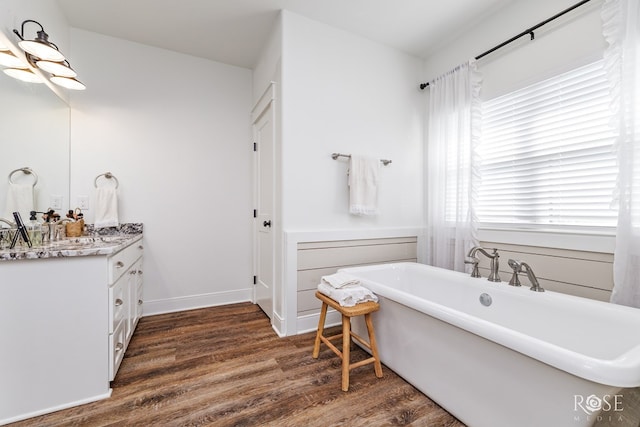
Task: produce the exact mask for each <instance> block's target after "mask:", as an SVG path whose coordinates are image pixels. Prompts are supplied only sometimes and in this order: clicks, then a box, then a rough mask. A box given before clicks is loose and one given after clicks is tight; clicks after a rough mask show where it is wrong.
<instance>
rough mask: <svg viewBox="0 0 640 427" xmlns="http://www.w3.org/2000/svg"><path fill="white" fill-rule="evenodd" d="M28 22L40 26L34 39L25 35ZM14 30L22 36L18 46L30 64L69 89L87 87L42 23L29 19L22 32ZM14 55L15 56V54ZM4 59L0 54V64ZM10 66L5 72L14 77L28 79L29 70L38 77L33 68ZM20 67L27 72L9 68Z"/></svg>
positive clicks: (17, 68) (53, 81) (23, 24)
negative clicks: (78, 77) (51, 39)
mask: <svg viewBox="0 0 640 427" xmlns="http://www.w3.org/2000/svg"><path fill="white" fill-rule="evenodd" d="M27 23H34V24H36V25H38V26H39V27H40V31H37V32H36V38H34V39H33V40H27V39H25V37H24V26H25V24H27ZM13 32H14V33H15V34H16V35H17V36H18V37H19V38H20V41H19V42H18V46H20V48H21V49H22V50H23V51H24V54H25V57H26V59H27V62H29V64H30V65H31V66H32V67H33V68H37V69H39V70H42V71H43V72H45V73H47V74H48V75H49V76H48V77H49V80H51V82H52V83H55V84H57V85H59V86H63V87H66V88H67V89H73V90H84V89H86V86H85V85H84V84H83V83H82V82H80V81H79V80H78V79H77V78H76V76H77V73H76V72H75V71H74V70H73V68H71V64H69V61H68V60H67V59H66V58H65V57H64V55H63V54H62V53H61V52H60V50H59V49H58V46H56V45H55V44H54V43H52V42H50V41H49V35H48V34H47V33H46V32H45V31H44V27H43V26H42V24H40V23H39V22H37V21H34V20H32V19H27V20H26V21H23V22H22V26H21V27H20V32H18V30H16V29H14V30H13ZM2 53H8V54H10V55H13V53H11V52H0V54H2ZM13 56H14V57H15V55H13ZM16 59H18V60H19V58H17V57H16ZM2 60H3V58H2V56H1V55H0V64H3V63H2ZM20 62H22V61H20ZM3 65H4V64H3ZM8 66H10V67H11V68H8V69H6V70H4V72H5V73H6V74H8V75H10V76H12V77H15V78H20V79H21V80H23V79H22V78H21V77H18V76H22V77H25V78H27V79H28V78H30V76H29V77H26V76H27V74H28V73H29V72H30V73H31V74H33V75H34V76H36V77H38V75H37V74H36V73H33V71H32V70H28V69H27V70H25V68H28V67H24V66H23V67H20V66H11V65H8ZM20 69H21V70H22V71H25V72H26V73H20V72H19V71H11V72H9V70H20ZM25 81H31V80H25Z"/></svg>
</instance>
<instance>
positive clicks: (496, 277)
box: [465, 246, 500, 282]
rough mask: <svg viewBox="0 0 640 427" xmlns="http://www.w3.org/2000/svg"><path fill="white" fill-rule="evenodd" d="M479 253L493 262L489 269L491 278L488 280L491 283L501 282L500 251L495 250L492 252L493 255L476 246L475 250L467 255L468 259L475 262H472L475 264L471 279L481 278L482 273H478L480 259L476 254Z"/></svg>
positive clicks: (472, 249)
mask: <svg viewBox="0 0 640 427" xmlns="http://www.w3.org/2000/svg"><path fill="white" fill-rule="evenodd" d="M478 252H480V253H481V254H483V255H484V256H486V257H487V258H489V259H490V260H491V265H490V267H489V269H490V271H491V272H490V273H489V278H488V279H487V280H489V281H490V282H499V281H500V276H499V275H498V269H499V268H500V264H499V261H498V259H499V258H500V255H498V250H497V249H495V248H494V249H492V250H491V253H489V252H487V251H486V249H484V248H482V247H480V246H474V247H473V248H471V250H470V251H469V253H468V254H467V257H469V258H471V259H473V260H474V261H471V263H473V264H474V269H473V272H472V273H471V277H480V273H479V272H478V258H477V257H476V254H477V253H478ZM465 262H467V261H465ZM476 274H477V275H476Z"/></svg>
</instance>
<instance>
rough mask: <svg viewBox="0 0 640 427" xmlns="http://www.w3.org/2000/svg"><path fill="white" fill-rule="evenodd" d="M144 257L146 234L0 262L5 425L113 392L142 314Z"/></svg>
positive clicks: (0, 410) (0, 391)
mask: <svg viewBox="0 0 640 427" xmlns="http://www.w3.org/2000/svg"><path fill="white" fill-rule="evenodd" d="M142 252H143V249H142V235H139V236H137V237H130V238H127V239H125V240H124V243H119V244H112V246H109V243H108V242H107V243H104V244H103V245H102V246H99V247H98V249H95V250H93V249H92V248H82V249H79V250H77V251H75V252H74V251H72V250H71V251H67V252H61V250H60V249H59V248H56V249H55V252H54V250H53V249H51V253H50V254H47V255H46V256H49V257H48V258H47V257H42V256H43V255H42V253H37V254H36V253H35V252H34V254H35V255H36V256H40V257H41V258H38V259H10V260H6V259H5V260H3V261H0V425H2V424H7V423H10V422H14V421H19V420H22V419H26V418H30V417H33V416H36V415H40V414H44V413H48V412H53V411H56V410H59V409H64V408H68V407H72V406H76V405H80V404H84V403H88V402H92V401H95V400H99V399H104V398H107V397H109V396H110V395H111V388H110V381H111V380H112V379H113V378H114V376H115V374H116V373H117V370H118V367H119V366H120V363H121V362H122V358H123V357H124V353H125V350H126V348H127V345H128V343H129V341H130V340H131V336H132V335H133V331H134V329H135V325H136V323H137V320H138V319H139V317H140V315H141V313H142V304H141V301H142ZM29 256H31V254H29ZM25 258H26V256H25Z"/></svg>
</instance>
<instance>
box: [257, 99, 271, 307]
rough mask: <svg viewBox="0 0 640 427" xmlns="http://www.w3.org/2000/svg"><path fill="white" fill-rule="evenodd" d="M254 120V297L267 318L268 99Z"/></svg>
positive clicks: (269, 190)
mask: <svg viewBox="0 0 640 427" xmlns="http://www.w3.org/2000/svg"><path fill="white" fill-rule="evenodd" d="M258 114H259V116H258V118H257V119H256V120H255V121H254V123H253V134H254V138H255V139H254V141H255V150H256V183H255V186H256V203H257V206H256V215H255V220H254V223H255V233H254V236H255V240H256V241H255V242H254V245H255V248H256V249H255V255H256V263H255V264H256V265H255V268H256V286H255V299H256V303H257V304H258V305H259V306H260V308H261V309H262V311H264V312H265V313H266V314H267V316H269V319H271V317H272V315H273V285H274V228H275V224H274V222H273V212H274V202H273V199H274V172H275V171H274V154H273V151H274V139H275V135H274V123H273V122H274V118H273V103H272V102H269V103H268V104H267V105H266V106H265V107H264V109H263V110H262V112H259V113H258Z"/></svg>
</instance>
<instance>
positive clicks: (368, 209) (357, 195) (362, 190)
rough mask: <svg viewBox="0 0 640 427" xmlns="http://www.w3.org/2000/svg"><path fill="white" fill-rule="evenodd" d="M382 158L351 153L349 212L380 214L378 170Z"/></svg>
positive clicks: (355, 213)
mask: <svg viewBox="0 0 640 427" xmlns="http://www.w3.org/2000/svg"><path fill="white" fill-rule="evenodd" d="M379 170H380V159H376V158H373V157H363V156H357V155H353V154H352V155H351V161H350V164H349V212H350V213H352V214H354V215H377V214H378V171H379Z"/></svg>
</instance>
